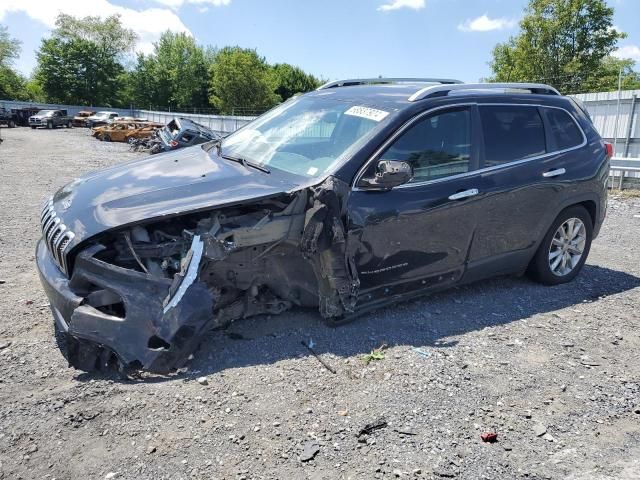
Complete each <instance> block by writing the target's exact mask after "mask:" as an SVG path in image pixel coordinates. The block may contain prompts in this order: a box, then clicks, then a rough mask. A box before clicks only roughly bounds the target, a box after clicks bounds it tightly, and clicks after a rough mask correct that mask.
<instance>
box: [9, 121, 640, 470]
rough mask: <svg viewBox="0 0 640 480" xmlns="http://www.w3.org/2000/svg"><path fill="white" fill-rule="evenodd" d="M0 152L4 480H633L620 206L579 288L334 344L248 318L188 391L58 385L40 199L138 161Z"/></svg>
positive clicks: (83, 136)
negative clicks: (42, 263) (489, 439)
mask: <svg viewBox="0 0 640 480" xmlns="http://www.w3.org/2000/svg"><path fill="white" fill-rule="evenodd" d="M2 135H3V138H4V139H5V142H4V143H3V144H2V146H0V174H1V175H2V183H1V186H0V192H1V195H0V198H2V201H3V208H2V209H1V210H0V225H2V229H1V230H0V251H1V252H2V254H1V255H0V295H1V296H2V302H1V303H0V372H1V373H0V478H7V479H36V478H37V479H43V478H48V479H51V478H56V479H103V478H123V479H180V478H183V479H187V478H188V479H191V478H203V479H205V478H206V479H254V478H273V479H314V480H320V479H347V478H351V479H376V478H463V479H478V478H487V479H510V478H535V479H538V478H540V479H556V478H569V479H574V480H577V479H585V480H586V479H590V480H591V479H595V480H605V479H640V362H639V361H638V360H639V357H640V354H639V352H640V331H639V329H638V326H639V324H640V314H639V313H638V306H639V305H640V262H639V261H638V259H639V258H640V242H639V241H638V239H639V238H640V237H639V235H638V234H639V233H640V198H638V197H635V198H634V197H624V198H623V197H618V198H611V200H610V205H609V214H608V218H607V221H606V222H605V225H604V227H603V230H602V233H601V235H600V237H599V238H598V239H597V240H596V241H595V242H594V244H593V247H592V250H591V255H590V257H589V260H588V262H587V265H586V266H585V268H584V270H583V272H582V274H581V275H580V276H579V277H578V278H577V279H576V280H575V281H574V282H573V283H571V284H568V285H563V286H559V287H554V288H548V287H543V286H540V285H537V284H534V283H532V282H530V281H528V280H526V279H524V278H504V279H496V280H492V281H488V282H482V284H478V285H471V286H467V287H464V288H459V289H453V290H451V291H449V292H446V293H443V294H439V295H435V296H431V297H428V298H424V299H421V300H418V301H414V302H408V303H402V304H399V305H397V306H395V307H390V308H386V309H382V310H379V311H376V312H374V313H372V314H369V315H367V316H365V317H364V318H361V319H360V320H357V321H355V322H353V323H351V324H349V325H346V326H343V327H339V328H335V329H332V328H328V327H326V326H325V325H324V324H323V323H322V321H321V319H320V317H319V315H317V314H315V313H313V312H307V311H291V312H287V313H286V314H284V315H281V316H279V317H273V318H269V317H258V318H255V319H251V320H246V321H242V322H238V323H236V324H235V325H233V326H232V327H231V328H230V329H229V330H227V331H224V332H213V333H212V334H210V335H209V336H208V337H207V338H206V340H205V342H204V343H203V346H202V347H201V348H200V350H199V351H198V352H197V353H196V355H195V359H194V360H193V361H192V362H191V364H190V366H189V368H188V369H187V370H186V371H184V372H181V373H179V374H177V375H174V376H170V377H157V376H150V375H143V376H142V378H140V379H136V380H126V379H119V378H117V377H115V376H111V377H109V376H97V375H90V374H86V373H81V372H78V371H75V370H73V369H69V368H67V365H66V363H65V361H64V359H63V358H62V356H61V355H60V353H59V352H58V350H57V348H56V346H55V342H54V339H53V335H52V333H53V327H52V318H51V314H50V312H49V309H48V305H47V300H46V297H45V295H44V293H43V291H42V289H41V287H40V284H39V281H38V277H37V273H36V270H35V265H34V254H33V252H34V247H35V244H36V241H37V239H38V237H39V229H38V214H39V206H40V203H41V202H42V201H43V199H44V198H45V197H46V196H48V195H49V194H51V193H52V192H53V191H54V190H55V189H57V188H58V187H60V186H61V185H63V184H64V183H66V182H68V181H70V180H71V179H73V178H74V177H75V176H77V175H79V174H81V173H83V172H86V171H89V170H93V169H96V168H100V167H104V166H108V165H111V164H113V163H116V162H121V161H124V160H128V159H131V158H135V157H136V156H139V155H140V154H133V153H130V152H128V150H127V146H126V145H122V144H106V143H101V142H98V141H96V140H94V139H92V138H90V137H89V136H88V132H87V131H86V130H83V129H73V130H65V129H62V130H53V131H47V130H38V131H31V130H30V129H25V128H20V129H13V130H8V129H3V131H2ZM311 340H312V341H313V342H314V344H315V349H316V351H317V352H318V354H319V355H320V356H321V358H322V359H323V360H324V361H325V362H327V363H328V364H329V365H330V366H332V367H333V368H335V370H336V372H337V373H335V374H332V373H331V372H329V371H328V370H327V369H325V368H324V367H323V366H322V365H321V364H320V362H319V361H318V360H317V359H316V358H314V357H313V356H312V355H310V353H309V351H308V350H306V348H305V347H304V346H302V345H301V341H305V342H309V341H311ZM381 345H387V347H386V348H385V349H383V350H382V355H383V356H384V358H382V359H379V360H372V361H371V362H370V363H369V364H365V362H364V361H363V356H364V355H365V354H367V353H369V352H371V351H372V349H375V348H377V347H380V346H381ZM202 377H204V378H202ZM381 419H384V422H386V424H385V426H381V427H380V428H378V429H374V430H372V431H369V433H366V432H362V431H363V430H366V428H365V426H366V425H367V424H378V423H380V420H381ZM485 432H496V433H497V435H498V437H497V442H496V443H484V442H483V441H482V440H481V438H480V435H481V434H482V433H485Z"/></svg>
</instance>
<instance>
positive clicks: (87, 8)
mask: <svg viewBox="0 0 640 480" xmlns="http://www.w3.org/2000/svg"><path fill="white" fill-rule="evenodd" d="M218 1H225V0H218ZM226 1H227V2H228V1H229V0H226ZM13 12H21V13H25V14H26V15H28V16H29V17H31V18H32V19H34V20H37V21H39V22H41V23H43V24H44V25H46V26H47V27H49V28H53V27H54V26H55V22H56V17H57V16H58V14H59V13H67V14H69V15H73V16H74V17H87V16H100V17H102V18H104V17H107V16H109V15H115V14H119V15H120V19H121V21H122V24H123V25H124V26H125V27H126V28H130V29H131V30H133V31H134V32H135V33H136V34H138V37H139V38H138V43H137V45H136V50H137V51H141V52H144V53H149V52H151V51H152V50H153V42H155V41H157V40H158V38H160V34H161V33H162V32H164V31H166V30H171V31H172V32H185V33H188V34H189V35H191V32H190V31H189V29H188V28H187V27H186V26H185V24H184V23H182V20H180V17H178V16H177V15H176V14H175V12H173V11H171V10H169V9H166V8H146V9H142V10H136V9H133V8H128V7H121V6H119V5H114V4H112V3H110V2H109V0H91V1H88V0H55V1H53V0H28V1H26V0H2V1H0V21H1V20H2V19H3V18H4V16H5V15H6V14H8V13H13Z"/></svg>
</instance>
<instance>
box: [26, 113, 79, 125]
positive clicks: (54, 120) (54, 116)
mask: <svg viewBox="0 0 640 480" xmlns="http://www.w3.org/2000/svg"><path fill="white" fill-rule="evenodd" d="M72 122H73V118H71V117H70V116H68V115H67V111H66V110H40V111H39V112H38V113H36V114H35V115H33V116H32V117H29V126H30V127H31V128H37V127H47V128H54V127H68V128H71V125H72Z"/></svg>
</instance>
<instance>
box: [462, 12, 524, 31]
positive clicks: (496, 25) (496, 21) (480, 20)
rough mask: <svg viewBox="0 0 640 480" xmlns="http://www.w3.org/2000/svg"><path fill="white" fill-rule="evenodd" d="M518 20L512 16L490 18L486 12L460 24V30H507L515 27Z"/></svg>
mask: <svg viewBox="0 0 640 480" xmlns="http://www.w3.org/2000/svg"><path fill="white" fill-rule="evenodd" d="M516 23H518V22H517V20H514V19H511V18H504V17H502V18H489V16H488V15H487V14H486V13H485V14H484V15H481V16H479V17H477V18H470V19H468V20H466V21H465V22H464V23H461V24H460V25H458V30H462V31H463V32H490V31H491V30H505V29H507V28H513V27H515V25H516Z"/></svg>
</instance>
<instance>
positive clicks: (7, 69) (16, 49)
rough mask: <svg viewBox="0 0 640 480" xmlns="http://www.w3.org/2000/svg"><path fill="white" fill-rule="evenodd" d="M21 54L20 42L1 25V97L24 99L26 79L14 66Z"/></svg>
mask: <svg viewBox="0 0 640 480" xmlns="http://www.w3.org/2000/svg"><path fill="white" fill-rule="evenodd" d="M19 55H20V42H19V41H18V40H16V39H15V38H11V36H10V35H9V32H8V31H7V27H5V26H3V25H0V98H4V99H17V100H24V99H25V98H24V96H25V92H24V85H25V79H24V78H23V77H22V75H20V74H19V73H18V72H16V71H15V70H14V68H13V62H14V61H15V59H16V58H18V56H19Z"/></svg>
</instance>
